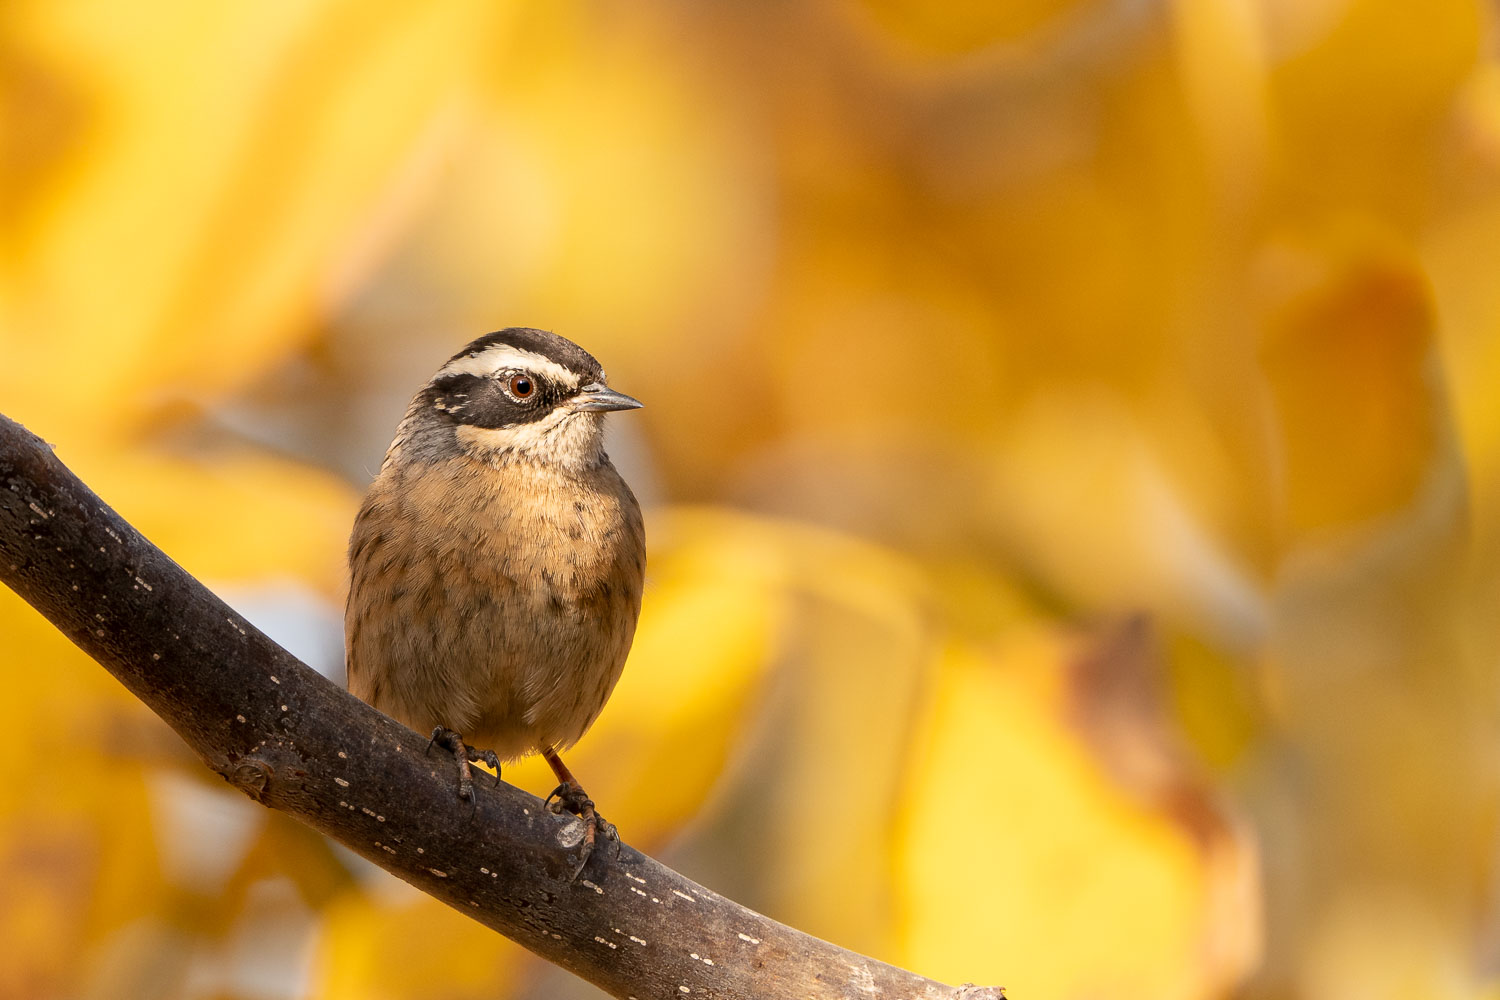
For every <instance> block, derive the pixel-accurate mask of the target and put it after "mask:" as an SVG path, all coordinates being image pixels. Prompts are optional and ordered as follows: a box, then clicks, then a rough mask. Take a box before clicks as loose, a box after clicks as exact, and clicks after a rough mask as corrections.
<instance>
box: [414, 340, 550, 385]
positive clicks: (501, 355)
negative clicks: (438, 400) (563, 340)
mask: <svg viewBox="0 0 1500 1000" xmlns="http://www.w3.org/2000/svg"><path fill="white" fill-rule="evenodd" d="M508 368H518V369H520V370H522V371H528V372H531V373H533V374H535V375H541V376H544V377H546V378H547V379H550V380H551V381H553V382H555V383H557V384H559V385H562V386H566V387H567V388H569V389H576V388H578V376H577V375H576V374H574V373H573V372H571V371H569V370H568V369H567V368H564V367H563V366H562V365H560V364H558V363H557V362H556V361H551V360H549V359H547V358H544V357H542V356H541V355H540V354H536V353H534V352H532V351H523V350H521V349H520V348H519V347H511V346H510V345H509V344H495V345H493V346H492V347H486V348H485V349H484V350H483V351H480V352H479V353H478V354H465V355H464V356H463V357H461V358H454V359H453V360H452V361H450V362H448V363H447V364H446V365H444V366H443V367H442V369H441V370H440V371H439V372H438V373H437V374H436V375H434V376H433V378H434V379H440V378H442V377H443V376H445V375H478V376H480V377H481V378H485V377H488V376H491V375H496V374H498V373H500V372H503V371H505V370H506V369H508Z"/></svg>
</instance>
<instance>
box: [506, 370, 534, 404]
mask: <svg viewBox="0 0 1500 1000" xmlns="http://www.w3.org/2000/svg"><path fill="white" fill-rule="evenodd" d="M506 385H507V386H508V387H509V388H510V394H511V395H512V396H514V397H516V398H517V399H526V398H528V397H529V396H530V395H531V394H532V393H534V392H536V382H535V380H533V379H532V377H531V376H530V375H512V376H511V377H510V381H509V382H507V383H506Z"/></svg>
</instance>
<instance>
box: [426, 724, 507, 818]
mask: <svg viewBox="0 0 1500 1000" xmlns="http://www.w3.org/2000/svg"><path fill="white" fill-rule="evenodd" d="M434 745H437V746H440V747H442V748H443V749H444V750H447V751H448V752H449V753H451V754H453V758H454V760H456V761H457V762H458V797H459V798H461V799H463V800H464V801H465V802H469V801H472V800H473V798H474V769H473V768H471V767H470V766H469V762H470V761H478V762H481V763H485V764H488V765H489V766H490V767H493V768H494V769H495V780H496V781H499V780H500V758H499V757H498V756H497V755H496V754H495V751H493V750H479V749H476V748H475V747H471V746H469V744H467V743H465V742H464V738H463V737H462V736H460V735H459V734H458V733H456V732H454V731H453V730H451V729H449V728H447V727H446V726H438V727H437V728H436V729H434V730H433V731H432V739H430V740H428V741H427V749H428V750H431V749H432V748H433V746H434Z"/></svg>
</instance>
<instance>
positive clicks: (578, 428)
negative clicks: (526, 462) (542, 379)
mask: <svg viewBox="0 0 1500 1000" xmlns="http://www.w3.org/2000/svg"><path fill="white" fill-rule="evenodd" d="M592 416H593V415H592V414H573V413H569V412H566V411H559V412H557V413H554V414H552V415H550V416H548V417H547V418H546V419H545V420H538V421H535V422H533V423H526V424H511V425H510V426H509V427H475V426H472V425H463V426H460V427H459V428H458V429H457V435H458V441H459V443H460V444H461V445H463V447H464V448H466V449H468V450H469V451H470V452H478V453H481V454H483V453H488V454H490V455H500V454H503V453H506V452H509V453H511V454H515V455H523V456H526V457H528V458H534V459H540V460H544V461H547V462H554V463H556V464H558V465H561V466H564V467H565V468H582V467H586V466H589V465H593V464H595V463H596V462H598V460H599V458H600V456H601V455H602V454H603V452H604V448H603V435H602V434H601V428H600V426H599V422H598V421H597V420H595V419H590V418H591V417H592Z"/></svg>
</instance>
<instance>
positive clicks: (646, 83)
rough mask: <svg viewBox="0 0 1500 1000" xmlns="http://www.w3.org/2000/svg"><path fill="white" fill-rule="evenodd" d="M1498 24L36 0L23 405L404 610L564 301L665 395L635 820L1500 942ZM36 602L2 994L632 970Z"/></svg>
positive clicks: (1330, 989) (1216, 953) (1009, 946)
mask: <svg viewBox="0 0 1500 1000" xmlns="http://www.w3.org/2000/svg"><path fill="white" fill-rule="evenodd" d="M1496 28H1497V25H1496V19H1495V15H1494V12H1493V11H1492V9H1491V8H1490V7H1489V6H1488V5H1483V4H1479V3H1473V2H1456V0H1434V2H1431V3H1423V4H1418V3H1412V2H1410V0H1258V2H1257V0H1114V2H1086V0H1027V2H1024V3H1001V4H983V3H971V4H967V5H958V4H955V5H938V4H929V3H921V2H914V0H812V2H808V3H800V4H792V3H766V4H731V3H724V2H712V0H709V2H705V0H650V2H635V3H629V2H623V0H597V2H583V0H556V2H547V3H520V2H517V3H511V2H504V3H501V2H495V3H481V2H478V0H437V2H429V3H424V4H405V3H390V2H385V0H363V2H354V0H296V2H263V3H255V4H248V3H246V4H241V3H188V2H177V3H172V2H163V0H141V2H137V3H132V4H104V3H97V2H85V0H12V2H10V3H7V4H5V5H4V6H3V9H0V109H3V112H0V192H3V200H0V205H3V219H4V223H3V229H0V240H3V256H0V412H4V413H5V414H7V415H8V416H11V417H13V418H15V419H18V420H20V421H22V422H23V423H25V424H26V425H27V426H29V427H30V428H31V429H33V430H34V431H36V432H38V433H39V434H41V435H42V436H44V437H45V438H46V439H47V440H49V441H51V442H53V443H55V444H56V446H57V449H58V452H59V454H60V456H61V457H62V458H63V460H64V461H66V462H68V463H69V464H70V465H71V466H72V467H73V468H74V469H75V471H77V472H78V473H79V474H80V475H81V476H83V478H84V479H85V480H86V481H87V482H89V483H90V484H91V485H92V486H93V487H94V488H95V489H96V490H97V491H98V492H99V493H100V494H101V495H102V496H103V497H104V498H105V499H106V500H107V501H109V502H110V503H112V504H113V505H115V506H116V507H117V509H119V510H120V511H121V513H122V514H124V515H125V516H126V517H127V518H129V519H131V520H132V521H134V522H135V523H136V524H137V525H138V526H139V527H140V528H141V529H142V530H143V531H145V533H146V534H147V535H148V536H149V537H151V538H152V539H153V540H155V541H156V542H157V543H158V544H159V545H161V546H162V547H163V548H164V549H166V551H167V552H168V553H169V554H171V555H172V556H173V557H174V558H176V559H177V560H178V561H180V562H181V563H182V564H183V565H185V566H186V567H187V568H188V569H189V570H191V571H193V572H194V573H197V574H198V575H199V576H200V577H202V578H203V579H204V580H205V581H206V582H208V583H209V584H210V585H211V586H213V587H214V588H215V589H216V590H217V591H218V592H219V593H221V594H222V595H224V596H225V597H226V599H228V600H229V601H230V602H231V603H233V604H234V605H235V606H236V607H237V608H239V609H241V610H242V611H243V612H244V613H245V614H246V615H247V616H248V617H249V618H250V619H251V620H253V621H255V622H257V623H258V624H260V625H261V626H262V627H263V628H265V629H266V630H267V631H268V632H270V633H271V634H272V635H273V636H274V637H276V638H277V639H278V640H279V641H281V642H283V644H285V645H287V646H288V647H289V648H291V649H292V650H293V651H294V652H296V653H298V654H299V655H301V656H303V657H304V658H305V659H307V660H308V661H309V662H311V663H313V664H314V665H315V666H317V667H318V668H319V669H321V670H323V671H325V672H326V673H329V674H330V675H331V676H334V677H338V676H340V673H341V665H340V662H339V661H340V648H339V643H340V635H341V632H340V601H341V588H342V586H343V572H344V570H343V547H344V543H345V540H346V538H347V533H348V529H349V524H350V521H351V518H352V515H353V512H354V509H355V505H356V503H357V501H358V496H359V492H360V491H361V490H362V489H363V488H364V486H365V484H366V483H367V482H368V480H369V478H370V476H371V474H372V473H373V471H374V470H375V469H376V468H377V467H378V464H379V460H380V456H381V453H382V451H383V449H384V446H385V444H386V442H387V441H388V440H389V437H390V435H391V432H392V430H393V429H394V426H395V423H396V421H397V420H398V419H399V417H400V415H401V412H402V411H403V409H404V406H405V403H406V400H407V399H408V398H409V396H410V394H411V393H412V392H413V391H415V390H416V388H417V387H418V386H419V385H420V384H421V383H422V382H423V381H425V380H426V378H427V377H428V376H429V375H430V374H431V373H432V371H434V370H435V369H436V367H437V366H438V365H439V364H440V363H441V362H442V361H443V360H444V359H445V358H446V357H448V356H449V355H450V354H451V353H453V352H454V351H455V350H457V349H458V348H459V347H460V346H462V344H464V343H465V342H467V341H468V340H470V339H471V338H472V337H474V336H477V335H479V334H481V333H484V332H486V331H489V330H493V329H497V328H499V327H502V326H509V325H531V326H539V327H544V328H547V329H551V330H555V331H557V332H559V333H561V334H563V335H564V336H567V337H569V338H572V339H574V340H576V341H578V342H580V343H581V344H583V345H584V346H585V347H586V348H588V349H589V350H590V351H592V352H593V353H594V354H595V355H596V356H597V357H599V358H600V359H601V360H602V361H603V363H604V364H605V366H606V367H607V368H608V370H609V372H610V378H611V382H612V384H614V385H615V386H617V387H618V388H620V389H622V390H624V391H626V392H629V393H631V394H633V395H636V396H638V397H640V398H641V399H643V400H644V401H645V402H646V404H647V405H646V409H645V410H643V411H641V412H640V413H639V414H631V415H628V416H626V417H623V418H616V419H614V420H613V424H614V427H613V429H612V435H613V437H612V439H611V440H612V444H611V451H612V454H613V455H614V456H615V458H616V461H617V464H619V465H620V466H621V467H622V468H623V469H624V471H625V472H626V474H627V477H628V478H629V479H630V480H631V481H632V483H633V484H634V485H635V486H636V488H637V492H638V493H639V494H640V495H641V497H642V500H643V502H644V503H645V504H646V505H647V507H648V510H649V513H648V532H649V534H650V545H651V553H650V566H649V581H648V591H647V595H646V602H645V610H644V613H643V617H642V621H641V631H640V634H639V637H638V639H637V642H636V647H635V650H634V652H633V654H632V656H631V660H630V663H629V666H628V668H627V671H626V676H625V679H624V681H623V682H622V683H621V686H620V688H619V690H618V691H617V693H616V695H615V697H614V700H613V701H612V702H611V704H610V706H609V707H608V708H607V709H606V711H605V713H604V715H603V717H602V719H601V721H600V722H599V724H598V725H597V726H596V727H595V728H594V730H593V731H592V732H591V733H590V734H589V736H587V737H586V738H585V740H584V741H583V743H582V744H580V746H579V747H578V749H577V750H576V751H575V752H574V753H573V754H572V755H570V756H569V758H568V760H569V763H570V765H571V766H572V768H573V770H574V771H575V772H576V773H577V774H578V775H579V776H580V777H581V779H582V780H583V781H584V783H585V784H586V785H587V787H588V788H589V789H590V791H591V792H592V793H593V794H594V796H595V797H596V798H597V799H598V800H599V801H600V803H601V808H602V809H603V811H604V812H605V813H606V815H608V816H609V817H610V818H611V819H613V820H614V821H615V822H616V823H618V824H619V826H620V829H621V830H622V831H623V834H624V836H625V838H626V839H627V840H629V841H630V842H631V843H632V844H635V845H637V846H639V847H641V848H643V849H645V850H647V851H650V852H653V853H656V854H658V855H659V856H661V857H662V858H663V859H664V860H666V861H667V862H668V863H671V864H673V865H674V866H677V867H679V868H680V869H681V870H683V871H684V872H686V873H687V874H688V875H690V876H692V877H694V878H697V879H698V880H700V881H702V882H705V883H706V884H708V885H710V886H712V887H714V888H715V889H718V890H720V891H722V892H724V893H726V894H728V895H731V896H734V897H736V898H738V899H740V900H742V901H743V902H745V903H747V904H749V905H751V906H754V907H757V908H759V909H762V910H763V911H765V912H766V913H768V914H770V915H772V916H774V917H776V918H779V919H781V920H784V921H786V922H788V923H791V924H794V925H796V926H798V927H800V928H802V929H805V930H807V931H810V932H812V933H814V934H817V935H820V936H823V937H826V938H829V939H831V940H833V941H835V942H838V943H839V944H842V945H845V946H848V947H851V948H854V949H857V950H860V951H863V952H866V953H868V954H871V955H874V956H876V957H878V958H881V959H883V960H885V961H888V962H892V963H895V964H898V965H902V966H906V967H908V968H911V969H913V970H914V971H917V972H920V973H922V974H924V975H927V976H931V977H934V978H938V979H942V980H944V981H948V982H955V983H957V982H964V981H973V982H979V983H990V984H1004V985H1005V986H1006V987H1008V988H1009V990H1010V994H1011V996H1013V997H1014V998H1016V1000H1054V998H1058V1000H1061V998H1094V997H1108V998H1110V1000H1134V998H1140V1000H1147V998H1150V1000H1162V998H1168V1000H1170V998H1182V1000H1189V998H1208V997H1229V996H1244V997H1276V998H1281V997H1287V998H1301V997H1307V998H1314V997H1316V998H1318V1000H1330V998H1345V997H1348V998H1384V997H1391V998H1396V997H1403V998H1404V997H1424V998H1426V997H1431V998H1450V997H1451V998H1467V997H1491V998H1494V997H1500V988H1497V985H1496V984H1497V982H1500V868H1497V866H1496V860H1497V853H1496V847H1497V832H1500V831H1497V829H1496V805H1497V798H1496V776H1497V764H1500V755H1497V750H1500V746H1497V740H1496V736H1497V726H1496V714H1497V708H1500V699H1497V694H1500V690H1497V684H1496V669H1495V668H1496V664H1497V656H1500V644H1497V641H1496V640H1497V637H1500V615H1497V611H1500V390H1497V386H1500V279H1497V270H1500V266H1497V265H1500V47H1497V42H1496V38H1497V36H1496ZM0 650H3V656H4V661H5V668H6V669H5V672H4V677H5V683H6V692H5V697H4V698H0V733H3V738H0V997H3V998H6V1000H9V998H28V1000H29V998H78V1000H111V998H171V1000H178V998H180V1000H300V998H318V1000H405V998H413V1000H415V998H431V997H442V998H444V1000H470V998H473V1000H479V998H502V1000H509V998H515V1000H540V998H542V997H547V998H559V997H560V998H572V997H577V998H583V997H589V996H592V995H595V994H594V992H593V991H592V989H591V988H589V987H587V986H585V985H583V984H581V983H579V982H578V981H577V980H574V979H572V978H571V977H569V976H568V975H567V974H565V973H562V972H560V971H557V970H555V969H552V968H551V967H549V966H546V965H545V964H543V963H540V962H538V961H536V960H534V959H532V958H531V957H530V956H529V955H527V954H526V953H525V952H523V951H522V950H520V949H519V948H517V947H515V946H513V945H511V944H510V943H509V942H508V941H505V940H503V939H501V938H499V937H497V936H495V935H493V934H492V933H490V932H488V931H486V930H484V929H483V928H480V927H479V926H478V925H476V924H473V923H471V922H469V921H467V920H466V918H464V917H462V916H461V915H459V914H456V913H453V912H450V911H447V910H445V909H444V908H442V907H441V906H440V905H438V904H437V903H435V902H433V901H431V900H429V899H427V898H425V897H422V896H420V895H419V894H417V893H416V892H415V891H414V890H411V889H409V888H407V887H406V886H404V885H402V884H401V883H399V882H397V881H395V880H394V879H392V878H390V877H389V876H386V875H384V874H383V873H381V872H379V871H376V870H374V869H372V868H370V867H369V866H368V865H367V864H365V863H364V862H362V861H360V860H359V859H357V858H355V857H353V856H352V855H350V854H349V853H347V852H345V851H344V850H343V849H341V848H338V847H337V846H334V845H330V844H328V843H327V842H325V841H323V840H322V839H321V838H319V837H317V836H315V835H312V834H311V833H309V832H308V831H307V830H305V829H303V828H301V827H300V826H298V825H297V824H295V823H293V822H291V821H290V820H287V819H286V818H285V817H282V816H280V815H276V814H272V813H270V812H268V811H266V810H264V809H262V808H260V807H259V806H256V805H254V804H252V803H251V802H250V801H248V800H247V799H245V798H244V797H243V796H240V795H238V793H235V792H233V791H231V790H229V789H228V788H227V787H226V786H224V785H223V784H222V782H220V781H219V780H218V779H217V778H215V777H213V776H212V775H211V774H209V773H208V772H207V771H206V770H204V769H203V768H202V767H201V766H200V765H199V764H198V763H197V762H196V760H194V759H193V758H191V756H190V755H189V754H188V753H187V752H186V750H185V748H184V747H183V746H182V745H181V744H180V743H179V742H178V741H177V740H176V738H175V737H174V736H173V735H172V734H171V733H170V732H169V731H167V730H166V729H165V728H164V727H163V726H162V725H161V724H160V723H159V722H157V721H156V720H155V719H154V717H152V716H151V715H150V714H149V713H147V712H146V711H145V710H144V709H143V708H142V707H141V706H140V705H139V704H137V703H134V702H133V701H132V699H130V698H129V697H128V696H127V695H126V694H125V693H124V692H123V690H122V689H121V688H120V687H119V686H118V685H117V684H116V683H115V682H114V681H113V680H112V679H111V678H110V677H109V676H108V675H106V674H105V673H104V671H102V670H101V669H100V668H98V667H97V666H95V665H94V664H92V663H91V662H90V661H88V660H86V659H85V658H84V657H82V656H81V654H79V653H77V652H76V651H75V650H73V649H72V647H70V646H69V645H68V644H67V643H66V642H65V641H64V640H63V639H62V638H61V637H60V636H59V635H58V634H57V633H56V632H55V631H53V630H52V629H51V627H50V626H48V625H47V624H46V623H45V622H44V621H42V620H41V619H40V618H39V617H38V616H37V615H35V614H34V613H32V612H31V611H30V610H29V609H28V608H26V607H25V606H24V605H22V604H21V603H20V602H19V600H18V599H16V598H15V597H14V596H13V595H10V594H9V593H8V592H6V593H3V594H0ZM507 778H508V780H512V781H514V782H516V783H518V784H520V785H522V786H523V787H526V788H528V789H530V790H531V791H533V792H538V793H545V792H546V791H547V790H548V789H549V787H550V782H549V781H548V780H547V778H546V773H545V768H543V767H538V766H534V764H533V763H528V764H526V765H523V766H520V767H518V768H516V769H514V770H513V771H508V772H507Z"/></svg>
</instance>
